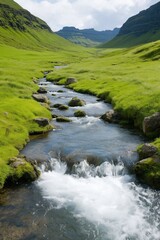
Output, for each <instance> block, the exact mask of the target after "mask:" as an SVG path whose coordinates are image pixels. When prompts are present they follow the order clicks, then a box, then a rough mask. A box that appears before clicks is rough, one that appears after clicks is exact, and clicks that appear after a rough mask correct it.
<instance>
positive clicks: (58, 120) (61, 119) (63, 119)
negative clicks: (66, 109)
mask: <svg viewBox="0 0 160 240" xmlns="http://www.w3.org/2000/svg"><path fill="white" fill-rule="evenodd" d="M56 121H57V122H71V121H72V120H71V119H69V118H67V117H63V116H59V117H57V118H56Z"/></svg>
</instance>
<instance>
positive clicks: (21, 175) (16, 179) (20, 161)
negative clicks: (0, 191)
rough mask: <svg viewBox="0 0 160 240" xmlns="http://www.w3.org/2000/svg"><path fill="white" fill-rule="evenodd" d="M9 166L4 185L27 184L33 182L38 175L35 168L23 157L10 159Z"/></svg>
mask: <svg viewBox="0 0 160 240" xmlns="http://www.w3.org/2000/svg"><path fill="white" fill-rule="evenodd" d="M9 166H10V167H11V173H10V175H9V177H8V178H7V181H6V185H12V184H21V183H29V182H32V181H35V180H36V179H37V178H38V177H39V175H40V172H39V170H38V169H37V168H36V166H35V165H33V164H32V163H30V162H28V161H27V159H26V158H25V157H15V158H12V159H10V161H9Z"/></svg>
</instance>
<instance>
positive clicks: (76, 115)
mask: <svg viewBox="0 0 160 240" xmlns="http://www.w3.org/2000/svg"><path fill="white" fill-rule="evenodd" d="M74 116H75V117H85V116H86V113H85V111H82V110H77V111H75V112H74Z"/></svg>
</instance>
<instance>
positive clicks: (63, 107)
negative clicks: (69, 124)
mask: <svg viewBox="0 0 160 240" xmlns="http://www.w3.org/2000/svg"><path fill="white" fill-rule="evenodd" d="M68 108H69V107H68V106H67V105H61V106H59V108H58V109H59V110H62V111H64V110H68Z"/></svg>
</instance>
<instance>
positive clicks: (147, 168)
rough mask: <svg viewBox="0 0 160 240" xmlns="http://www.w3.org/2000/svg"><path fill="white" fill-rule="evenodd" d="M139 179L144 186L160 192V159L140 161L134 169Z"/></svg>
mask: <svg viewBox="0 0 160 240" xmlns="http://www.w3.org/2000/svg"><path fill="white" fill-rule="evenodd" d="M133 170H134V173H135V174H136V176H137V178H138V179H139V180H140V181H141V182H142V183H144V184H147V185H148V186H150V187H152V188H154V189H157V190H160V158H159V156H154V157H150V158H147V159H144V160H141V161H139V162H138V163H136V164H135V165H134V167H133Z"/></svg>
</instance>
